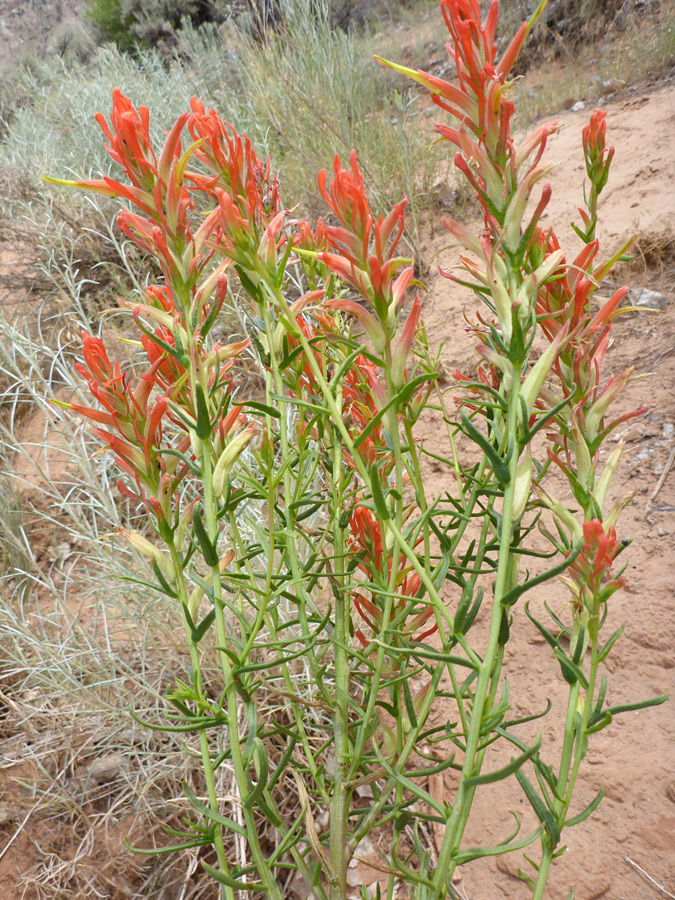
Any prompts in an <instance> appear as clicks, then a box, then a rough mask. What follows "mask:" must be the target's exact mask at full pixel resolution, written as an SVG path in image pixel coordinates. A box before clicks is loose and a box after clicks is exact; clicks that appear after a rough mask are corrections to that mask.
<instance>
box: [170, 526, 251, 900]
mask: <svg viewBox="0 0 675 900" xmlns="http://www.w3.org/2000/svg"><path fill="white" fill-rule="evenodd" d="M165 542H166V544H167V546H168V548H169V553H170V554H171V562H172V563H173V568H174V572H175V575H176V585H177V587H178V598H179V600H180V602H181V609H183V610H184V609H186V608H187V604H188V593H187V586H186V584H185V576H184V574H183V564H182V560H181V558H180V554H179V552H178V549H177V547H176V542H175V539H174V536H173V533H171V534H170V535H168V534H167V535H166V536H165ZM183 624H184V626H185V635H186V638H187V642H188V647H189V650H190V664H191V666H192V671H193V673H194V674H193V686H194V689H195V693H196V694H197V696H198V697H199V698H200V700H204V699H205V698H204V692H203V687H202V675H201V660H200V658H199V651H198V649H197V647H196V645H195V643H194V641H193V640H192V629H191V628H190V626H189V624H188V622H187V619H186V618H185V614H183ZM199 750H200V753H201V758H202V768H203V770H204V780H205V782H206V792H207V794H208V798H209V807H210V809H211V812H214V813H217V814H218V813H220V806H219V803H218V792H217V790H216V780H215V772H214V770H213V765H212V762H211V751H210V748H209V742H208V736H207V734H206V729H204V728H202V729H200V731H199ZM213 844H214V847H215V849H216V856H217V858H218V865H219V866H220V868H221V869H222V871H223V872H225V873H226V874H229V871H230V868H229V865H228V862H227V856H226V854H225V844H224V842H223V829H222V825H219V824H218V823H217V822H216V823H214V831H213ZM221 897H223V898H225V900H234V891H233V890H232V888H231V887H228V886H227V885H221Z"/></svg>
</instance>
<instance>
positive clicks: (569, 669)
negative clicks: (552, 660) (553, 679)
mask: <svg viewBox="0 0 675 900" xmlns="http://www.w3.org/2000/svg"><path fill="white" fill-rule="evenodd" d="M553 652H554V653H555V655H556V657H557V659H558V662H559V663H560V669H561V671H562V675H563V678H564V679H565V681H566V682H567V683H568V684H576V683H577V681H580V682H581V684H582V685H583V687H584V690H588V678H586V676H585V675H584V673H583V671H582V669H581V667H580V666H578V665H577V664H576V663H575V662H573V661H572V660H571V659H570V658H569V656H568V655H567V654H566V653H565V651H564V650H563V649H562V647H560V646H557V647H554V649H553Z"/></svg>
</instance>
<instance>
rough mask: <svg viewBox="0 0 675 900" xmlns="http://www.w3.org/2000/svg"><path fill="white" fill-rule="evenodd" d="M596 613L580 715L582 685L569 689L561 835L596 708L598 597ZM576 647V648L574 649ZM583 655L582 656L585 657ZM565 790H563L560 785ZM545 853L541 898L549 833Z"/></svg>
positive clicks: (536, 899) (552, 848)
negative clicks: (587, 733)
mask: <svg viewBox="0 0 675 900" xmlns="http://www.w3.org/2000/svg"><path fill="white" fill-rule="evenodd" d="M592 607H593V612H592V614H591V617H590V620H589V623H588V632H589V634H590V644H591V661H590V668H589V674H588V690H587V691H586V699H585V702H584V706H583V710H582V712H581V716H580V717H579V714H578V712H577V709H578V699H579V693H580V685H579V683H578V682H577V683H576V684H574V685H573V686H572V688H571V689H570V699H569V704H568V710H567V721H566V723H565V737H564V742H563V750H562V756H561V766H560V774H559V775H558V779H557V785H558V795H559V796H560V795H562V799H556V800H555V808H556V824H557V826H558V828H559V830H560V832H561V834H562V830H563V828H564V827H565V819H566V818H567V814H568V812H569V808H570V804H571V802H572V797H573V795H574V787H575V784H576V780H577V775H578V774H579V767H580V766H581V763H582V762H583V760H584V757H585V756H586V740H587V735H586V729H587V728H588V721H589V718H590V715H591V713H592V711H593V704H594V699H595V684H596V681H597V675H598V665H599V662H598V644H599V634H598V632H599V602H598V600H597V598H596V597H593V600H592ZM579 624H580V622H579V617H578V615H575V623H574V634H575V635H576V638H577V640H579V639H580V637H579ZM571 649H574V648H571ZM582 658H583V657H582ZM561 787H563V788H564V790H563V791H561V790H560V788H561ZM541 843H542V855H541V862H540V864H539V872H538V875H537V880H536V882H535V886H534V891H533V894H532V900H542V897H543V896H544V890H545V888H546V882H547V880H548V873H549V870H550V867H551V863H552V862H553V859H554V858H555V852H556V847H557V844H554V843H553V841H552V839H551V837H550V835H549V834H547V833H544V836H543V837H542V842H541Z"/></svg>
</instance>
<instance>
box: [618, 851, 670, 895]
mask: <svg viewBox="0 0 675 900" xmlns="http://www.w3.org/2000/svg"><path fill="white" fill-rule="evenodd" d="M624 859H625V860H626V862H627V863H629V864H630V865H631V866H632V867H633V868H634V869H637V871H638V872H639V873H640V874H641V875H644V876H645V878H646V879H647V880H648V881H651V883H652V884H653V885H655V886H656V887H657V888H658V889H659V890H660V891H662V892H663V893H664V894H665V895H666V897H670V898H671V900H675V894H671V893H670V891H667V890H666V889H665V888H664V886H663V885H662V884H659V883H658V881H655V880H654V879H653V878H652V876H651V875H649V874H648V873H647V872H645V870H644V869H643V868H642V866H638V864H637V863H636V862H633V860H632V859H631V858H630V856H624Z"/></svg>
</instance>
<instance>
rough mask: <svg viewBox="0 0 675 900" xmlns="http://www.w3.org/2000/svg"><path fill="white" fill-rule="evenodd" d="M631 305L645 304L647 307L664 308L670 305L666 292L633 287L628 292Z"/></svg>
mask: <svg viewBox="0 0 675 900" xmlns="http://www.w3.org/2000/svg"><path fill="white" fill-rule="evenodd" d="M628 298H629V300H630V306H643V307H646V308H647V309H658V310H663V309H665V308H666V306H667V305H668V298H667V297H666V295H665V294H660V293H659V292H658V291H652V290H651V289H650V288H645V287H643V288H631V290H630V291H629V292H628Z"/></svg>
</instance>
